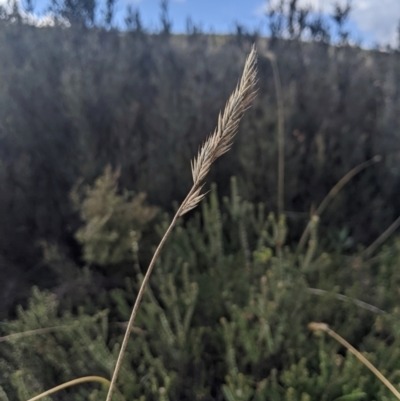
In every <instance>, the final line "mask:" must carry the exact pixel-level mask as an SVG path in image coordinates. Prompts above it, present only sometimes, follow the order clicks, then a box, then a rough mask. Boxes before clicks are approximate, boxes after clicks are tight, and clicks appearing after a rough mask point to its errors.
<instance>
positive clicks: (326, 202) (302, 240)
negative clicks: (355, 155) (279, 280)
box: [296, 155, 382, 256]
mask: <svg viewBox="0 0 400 401" xmlns="http://www.w3.org/2000/svg"><path fill="white" fill-rule="evenodd" d="M381 159H382V158H381V156H379V155H377V156H374V157H373V158H372V159H369V160H367V161H366V162H364V163H361V164H359V165H358V166H356V167H354V168H353V169H352V170H350V171H349V172H348V173H347V174H346V175H344V176H343V177H342V178H341V179H340V180H339V181H338V182H337V183H336V185H335V186H334V187H333V188H332V189H331V190H330V191H329V193H328V195H326V197H325V198H324V200H323V201H322V202H321V204H320V205H319V206H318V209H317V210H316V211H315V212H314V214H313V216H318V217H320V216H321V214H322V213H323V212H324V211H325V209H326V208H327V206H328V205H329V203H330V202H331V200H332V199H333V198H334V197H335V196H336V195H337V194H338V193H339V191H340V190H341V189H342V188H343V187H344V186H345V185H346V184H347V183H348V182H349V181H350V180H351V179H352V178H353V177H354V176H356V175H357V174H358V173H360V172H361V171H363V170H365V169H366V168H368V167H370V166H372V165H374V164H376V163H378V162H380V161H381ZM313 216H311V219H310V221H309V222H308V224H307V226H306V228H305V230H304V232H303V234H302V236H301V238H300V241H299V244H298V245H297V250H296V256H298V255H299V253H300V252H301V251H302V250H303V248H304V245H305V244H306V241H307V239H308V235H309V234H310V230H311V220H312V217H313Z"/></svg>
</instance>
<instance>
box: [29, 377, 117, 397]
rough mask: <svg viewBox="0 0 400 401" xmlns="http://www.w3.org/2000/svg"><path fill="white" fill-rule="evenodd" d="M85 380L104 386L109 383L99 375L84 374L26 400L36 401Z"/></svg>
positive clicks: (85, 381)
mask: <svg viewBox="0 0 400 401" xmlns="http://www.w3.org/2000/svg"><path fill="white" fill-rule="evenodd" d="M87 382H98V383H101V384H103V385H106V386H109V385H110V381H109V380H107V379H105V378H104V377H100V376H85V377H80V378H79V379H74V380H71V381H69V382H66V383H63V384H60V385H59V386H57V387H54V388H52V389H50V390H47V391H45V392H44V393H42V394H39V395H37V396H36V397H33V398H30V399H29V400H28V401H37V400H40V399H42V398H45V397H47V396H49V395H50V394H54V393H57V392H58V391H60V390H64V389H65V388H68V387H72V386H76V385H77V384H81V383H87Z"/></svg>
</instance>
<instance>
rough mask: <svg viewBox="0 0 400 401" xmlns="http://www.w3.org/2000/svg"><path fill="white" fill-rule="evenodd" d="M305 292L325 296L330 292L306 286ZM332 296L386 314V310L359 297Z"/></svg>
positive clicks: (378, 313) (379, 313)
mask: <svg viewBox="0 0 400 401" xmlns="http://www.w3.org/2000/svg"><path fill="white" fill-rule="evenodd" d="M307 292H308V293H309V294H313V295H319V296H325V295H328V294H330V292H329V291H326V290H321V289H319V288H307ZM334 297H335V298H336V299H338V300H339V301H343V302H353V304H354V305H357V306H358V307H360V308H363V309H366V310H369V311H370V312H373V313H376V314H377V315H386V314H387V312H385V311H384V310H382V309H379V308H377V307H376V306H374V305H371V304H367V303H366V302H363V301H360V300H359V299H354V298H350V297H347V296H346V295H343V294H334Z"/></svg>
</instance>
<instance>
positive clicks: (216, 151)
mask: <svg viewBox="0 0 400 401" xmlns="http://www.w3.org/2000/svg"><path fill="white" fill-rule="evenodd" d="M256 76H257V53H256V49H255V47H254V46H253V47H252V49H251V51H250V53H249V55H248V56H247V59H246V63H245V66H244V70H243V74H242V78H241V79H240V81H239V84H238V85H237V87H236V89H235V90H234V92H233V93H232V95H231V96H230V98H229V100H228V102H227V103H226V106H225V109H224V111H223V113H222V114H220V115H219V117H218V125H217V128H216V129H215V131H214V133H213V134H212V135H211V136H209V137H208V138H207V140H206V141H205V142H204V144H203V145H202V146H201V147H200V150H199V153H198V155H197V157H196V158H195V159H194V160H193V161H192V163H191V165H192V176H193V186H192V188H191V190H190V191H189V193H188V195H187V196H186V198H185V200H184V201H183V202H182V204H181V206H180V207H179V209H178V211H177V212H176V214H175V216H174V218H173V219H172V222H171V224H170V225H169V227H168V229H167V231H166V232H165V234H164V237H163V238H162V239H161V242H160V243H159V245H158V247H157V249H156V251H155V252H154V255H153V258H152V260H151V262H150V265H149V267H148V269H147V272H146V274H145V276H144V278H143V281H142V284H141V286H140V288H139V292H138V295H137V298H136V301H135V304H134V305H133V309H132V313H131V316H130V318H129V322H128V327H127V329H126V332H125V336H124V339H123V341H122V344H121V349H120V352H119V355H118V359H117V362H116V365H115V369H114V372H113V376H112V379H111V384H110V388H109V390H108V394H107V400H106V401H111V398H112V394H113V391H114V388H115V385H116V382H117V378H118V373H119V370H120V368H121V365H122V359H123V356H124V353H125V350H126V347H127V344H128V340H129V336H130V333H131V331H132V327H133V323H134V321H135V318H136V314H137V311H138V309H139V304H140V301H141V299H142V297H143V294H144V291H145V289H146V285H147V283H148V281H149V279H150V276H151V272H152V271H153V268H154V265H155V262H156V260H157V258H158V255H159V254H160V251H161V249H162V247H163V246H164V244H165V242H166V241H167V238H168V237H169V235H170V233H171V231H172V229H173V228H174V226H175V224H176V221H177V220H178V218H179V217H180V216H183V215H184V214H185V213H187V212H188V211H189V210H192V209H194V208H195V207H196V206H197V205H198V204H199V202H200V201H201V200H202V199H203V198H204V196H205V194H201V189H202V181H203V180H204V178H205V177H206V175H207V174H208V172H209V171H210V168H211V165H212V163H213V162H214V161H215V160H216V159H217V158H218V157H220V156H222V155H223V154H224V153H226V152H227V151H228V150H229V149H230V147H231V145H232V140H233V137H234V136H235V135H236V132H237V129H238V127H239V123H240V120H241V118H242V117H243V114H244V113H245V111H246V110H247V109H248V108H249V107H250V104H251V102H252V100H253V99H254V96H255V93H256V92H255V84H256Z"/></svg>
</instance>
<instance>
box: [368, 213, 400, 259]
mask: <svg viewBox="0 0 400 401" xmlns="http://www.w3.org/2000/svg"><path fill="white" fill-rule="evenodd" d="M399 227H400V217H398V218H397V219H396V220H395V221H394V222H393V223H392V224H391V225H390V227H389V228H387V229H386V230H385V231H384V232H383V233H382V234H381V235H380V236H379V237H378V238H377V239H376V240H375V241H374V242H373V243H372V244H371V245H370V246H369V247H368V248H367V249H366V250H365V251H364V252H363V253H362V254H361V256H362V257H363V258H367V257H370V256H371V255H372V254H373V253H374V252H375V251H376V249H377V248H378V247H379V246H380V245H382V244H383V243H384V242H385V241H386V240H387V239H388V238H389V237H390V236H391V235H392V234H393V233H394V232H395V231H396V230H397V229H398V228H399Z"/></svg>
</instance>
